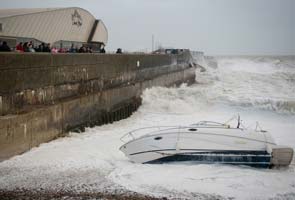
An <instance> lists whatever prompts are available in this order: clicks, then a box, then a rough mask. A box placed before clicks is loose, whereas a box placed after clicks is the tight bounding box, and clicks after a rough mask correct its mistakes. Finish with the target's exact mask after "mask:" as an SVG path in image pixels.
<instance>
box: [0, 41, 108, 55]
mask: <svg viewBox="0 0 295 200" xmlns="http://www.w3.org/2000/svg"><path fill="white" fill-rule="evenodd" d="M0 51H2V52H10V51H16V52H47V53H92V52H93V50H92V48H91V47H89V46H87V45H85V44H83V45H82V46H81V47H80V48H78V46H76V47H75V46H74V44H72V46H71V47H70V48H57V47H56V46H53V47H51V45H50V43H41V44H39V45H38V46H34V44H33V42H32V41H30V42H24V43H23V42H20V43H18V44H17V45H16V47H15V48H13V49H12V48H10V47H9V46H8V44H7V42H6V41H3V42H1V41H0ZM95 52H97V53H106V51H105V49H104V47H102V48H101V49H99V50H98V51H95Z"/></svg>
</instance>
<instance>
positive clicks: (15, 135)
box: [0, 52, 195, 161]
mask: <svg viewBox="0 0 295 200" xmlns="http://www.w3.org/2000/svg"><path fill="white" fill-rule="evenodd" d="M190 62H191V57H190V54H189V52H186V53H184V54H182V55H124V54H123V55H101V54H83V55H82V54H58V55H53V54H30V53H28V54H13V53H0V76H1V77H0V86H1V87H0V94H1V95H0V113H1V112H2V116H0V161H1V160H4V159H7V158H9V157H11V156H14V155H17V154H20V153H22V152H25V151H27V150H29V149H30V148H32V147H34V146H38V145H39V144H41V143H43V142H48V141H50V140H52V139H54V138H56V137H59V136H61V135H63V134H65V133H66V132H67V131H69V130H76V129H80V130H83V127H85V126H90V127H91V126H94V125H99V124H104V123H111V122H113V121H116V120H120V119H124V118H126V117H128V116H130V115H131V114H132V112H133V111H135V110H136V109H137V107H138V106H139V105H140V103H141V99H140V95H141V94H142V92H143V90H144V89H146V88H150V87H152V86H171V85H175V84H180V83H183V82H188V83H191V82H194V80H195V69H194V68H193V67H192V65H191V64H190Z"/></svg>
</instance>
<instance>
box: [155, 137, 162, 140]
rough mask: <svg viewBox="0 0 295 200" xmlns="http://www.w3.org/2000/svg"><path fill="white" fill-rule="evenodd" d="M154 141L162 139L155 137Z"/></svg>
mask: <svg viewBox="0 0 295 200" xmlns="http://www.w3.org/2000/svg"><path fill="white" fill-rule="evenodd" d="M154 139H155V140H161V139H162V137H155V138H154Z"/></svg>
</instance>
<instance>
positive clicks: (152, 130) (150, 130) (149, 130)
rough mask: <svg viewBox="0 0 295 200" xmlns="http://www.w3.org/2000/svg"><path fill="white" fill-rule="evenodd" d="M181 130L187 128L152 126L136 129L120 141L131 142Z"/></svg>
mask: <svg viewBox="0 0 295 200" xmlns="http://www.w3.org/2000/svg"><path fill="white" fill-rule="evenodd" d="M180 128H185V127H184V126H150V127H143V128H139V129H135V130H133V131H130V132H128V133H126V134H125V135H123V136H122V137H121V138H120V140H121V141H122V142H129V141H131V140H135V139H137V138H140V137H142V136H147V135H153V134H157V133H159V132H161V131H167V130H176V131H177V130H179V129H180Z"/></svg>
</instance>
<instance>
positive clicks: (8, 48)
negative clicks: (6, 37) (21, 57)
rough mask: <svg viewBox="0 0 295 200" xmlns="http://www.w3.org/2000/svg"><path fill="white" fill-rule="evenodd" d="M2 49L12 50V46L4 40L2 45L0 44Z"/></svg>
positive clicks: (0, 49)
mask: <svg viewBox="0 0 295 200" xmlns="http://www.w3.org/2000/svg"><path fill="white" fill-rule="evenodd" d="M0 51H7V52H8V51H11V49H10V47H9V46H8V45H7V42H6V41H3V43H2V45H1V46H0Z"/></svg>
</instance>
